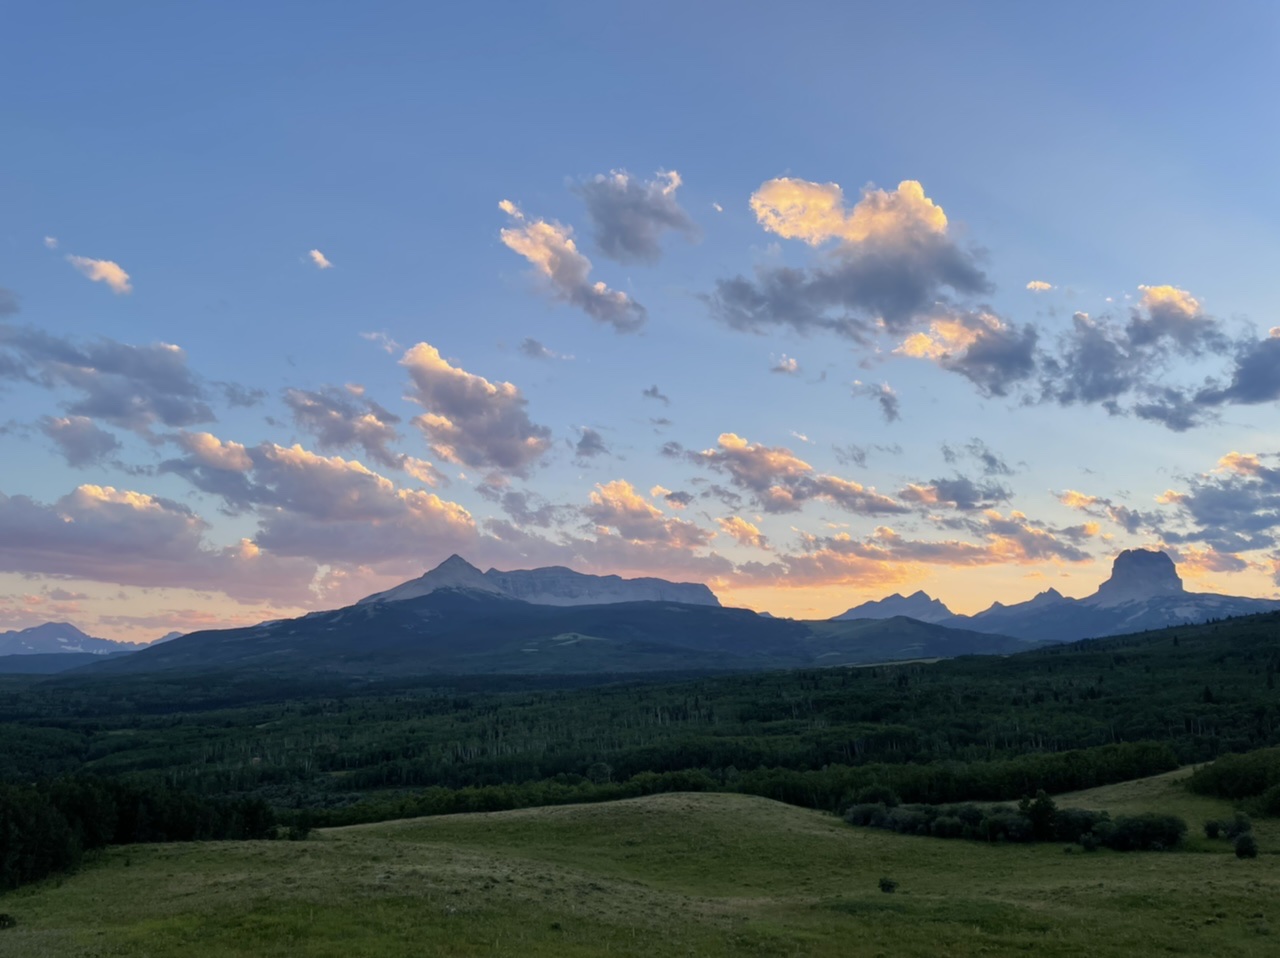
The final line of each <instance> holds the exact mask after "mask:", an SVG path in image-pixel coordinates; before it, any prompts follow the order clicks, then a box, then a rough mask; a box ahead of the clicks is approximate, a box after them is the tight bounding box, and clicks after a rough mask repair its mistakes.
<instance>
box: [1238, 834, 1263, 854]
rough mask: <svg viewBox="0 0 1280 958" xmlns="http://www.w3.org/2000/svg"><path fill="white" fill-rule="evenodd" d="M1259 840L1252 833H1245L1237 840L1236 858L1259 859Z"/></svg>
mask: <svg viewBox="0 0 1280 958" xmlns="http://www.w3.org/2000/svg"><path fill="white" fill-rule="evenodd" d="M1257 857H1258V840H1257V839H1256V838H1254V837H1253V833H1252V832H1245V833H1244V834H1243V835H1241V836H1240V837H1239V838H1237V839H1236V858H1257Z"/></svg>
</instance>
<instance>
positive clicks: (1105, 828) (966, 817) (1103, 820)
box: [844, 792, 1187, 851]
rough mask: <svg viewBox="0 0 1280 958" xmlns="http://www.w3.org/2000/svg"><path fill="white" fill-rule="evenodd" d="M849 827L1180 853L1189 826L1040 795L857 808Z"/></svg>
mask: <svg viewBox="0 0 1280 958" xmlns="http://www.w3.org/2000/svg"><path fill="white" fill-rule="evenodd" d="M844 820H845V821H846V822H848V823H849V824H850V825H859V826H862V827H865V828H882V829H885V830H887V831H892V832H897V833H898V834H900V835H928V836H931V837H933V838H967V839H970V840H974V841H986V842H1017V843H1025V842H1067V843H1070V844H1075V845H1080V846H1081V847H1082V848H1083V849H1084V850H1085V851H1094V850H1096V849H1097V848H1099V847H1106V848H1111V849H1114V850H1116V851H1164V850H1167V849H1172V848H1177V847H1178V846H1179V845H1181V844H1182V842H1183V841H1184V839H1185V838H1186V834H1187V823H1186V822H1184V821H1183V820H1182V819H1181V818H1178V817H1177V816H1176V815H1162V814H1157V813H1147V814H1142V815H1120V816H1117V817H1116V818H1114V819H1113V818H1112V817H1111V816H1110V815H1108V814H1107V813H1106V812H1095V811H1090V810H1087V809H1081V808H1063V809H1060V808H1058V807H1057V806H1056V805H1055V803H1054V801H1053V799H1051V798H1050V797H1049V796H1048V795H1046V794H1045V793H1044V792H1039V793H1038V794H1037V795H1036V797H1035V798H1034V799H1030V798H1026V799H1023V800H1022V802H1020V803H1019V804H1018V805H1017V806H1013V805H992V806H987V807H983V806H979V805H975V804H973V803H971V802H969V803H965V804H961V805H918V804H912V805H902V804H898V805H893V806H890V805H887V804H885V803H882V802H859V803H857V804H854V805H851V806H850V807H849V808H848V809H847V810H846V811H845V813H844Z"/></svg>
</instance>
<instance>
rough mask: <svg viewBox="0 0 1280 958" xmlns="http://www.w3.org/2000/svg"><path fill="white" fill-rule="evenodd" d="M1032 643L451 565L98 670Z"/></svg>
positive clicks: (610, 658) (698, 589) (805, 655)
mask: <svg viewBox="0 0 1280 958" xmlns="http://www.w3.org/2000/svg"><path fill="white" fill-rule="evenodd" d="M1033 645H1034V643H1031V642H1027V641H1025V640H1022V639H1015V638H1009V637H1007V636H1001V635H993V634H990V633H980V632H973V631H970V630H965V629H959V628H952V627H949V626H941V625H935V624H932V623H927V622H919V621H916V620H914V619H909V618H903V617H894V618H887V619H876V620H860V621H855V622H832V621H829V620H820V621H798V620H794V619H779V618H774V617H772V616H766V615H758V614H757V613H755V612H752V611H750V610H749V609H728V608H724V607H722V606H721V605H720V602H719V600H718V599H716V597H715V595H714V594H712V592H711V590H710V589H708V588H707V587H706V586H704V585H697V584H691V583H678V582H666V581H665V580H662V579H621V578H619V577H617V576H593V575H586V574H583V573H579V572H573V571H572V570H569V569H564V568H559V567H552V568H545V569H532V570H522V571H518V572H499V571H497V570H494V569H491V570H489V571H488V572H483V573H482V572H481V571H480V570H479V569H477V568H476V567H475V566H473V565H471V564H470V563H468V562H466V561H465V560H463V559H462V558H460V557H458V556H451V557H450V558H449V559H447V560H445V561H444V562H443V563H441V564H440V565H439V566H437V567H436V568H435V569H432V570H431V571H430V572H428V573H426V574H425V575H423V576H421V577H420V578H417V579H413V580H411V581H409V582H406V583H404V584H403V585H400V586H397V587H396V588H394V589H389V590H387V591H385V592H380V593H378V594H376V595H372V596H369V597H367V598H365V599H362V600H361V601H359V602H357V603H356V604H354V605H351V606H347V607H346V608H342V609H336V610H333V611H329V612H316V613H312V614H310V615H305V616H302V617H301V618H297V619H285V620H280V621H275V622H265V623H262V624H260V625H256V626H252V627H249V628H243V629H225V630H216V631H208V632H196V633H192V634H190V635H185V636H182V637H181V638H178V639H174V640H173V641H171V642H166V643H164V644H163V645H155V646H152V647H150V648H147V649H145V650H143V651H141V652H138V653H136V654H134V655H129V656H124V657H121V658H118V659H115V660H113V661H111V662H102V663H98V664H95V665H94V666H92V667H91V671H93V672H96V673H139V672H155V671H170V670H229V669H245V668H253V669H261V670H267V671H286V670H287V671H293V672H298V671H321V672H337V673H344V674H358V675H391V674H394V675H403V674H414V673H418V674H423V673H453V674H458V673H601V672H612V673H635V672H652V671H711V670H754V669H770V668H788V667H797V666H805V665H850V664H862V663H869V662H884V661H890V660H903V659H932V658H949V657H953V656H957V655H967V654H1004V653H1009V652H1016V651H1021V650H1023V649H1027V648H1031V647H1032V646H1033Z"/></svg>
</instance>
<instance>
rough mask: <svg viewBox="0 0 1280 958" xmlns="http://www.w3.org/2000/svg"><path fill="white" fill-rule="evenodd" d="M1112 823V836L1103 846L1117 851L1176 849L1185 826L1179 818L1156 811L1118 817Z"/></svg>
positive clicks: (1183, 836)
mask: <svg viewBox="0 0 1280 958" xmlns="http://www.w3.org/2000/svg"><path fill="white" fill-rule="evenodd" d="M1111 824H1112V828H1111V833H1110V835H1108V836H1106V837H1104V838H1103V844H1105V845H1106V846H1107V847H1108V848H1113V849H1115V850H1116V851H1118V852H1140V851H1164V850H1165V849H1169V848H1176V847H1177V846H1178V845H1180V844H1182V840H1183V838H1185V837H1186V834H1187V823H1186V822H1184V821H1183V820H1182V819H1181V818H1178V817H1177V816H1176V815H1161V814H1159V813H1156V812H1147V813H1145V814H1142V815H1121V816H1119V817H1117V818H1116V819H1115V820H1114V821H1113V822H1112V823H1111Z"/></svg>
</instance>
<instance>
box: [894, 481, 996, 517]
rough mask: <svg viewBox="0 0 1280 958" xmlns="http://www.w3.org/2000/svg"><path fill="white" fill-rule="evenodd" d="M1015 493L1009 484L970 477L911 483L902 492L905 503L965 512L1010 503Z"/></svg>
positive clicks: (900, 495)
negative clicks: (976, 480) (980, 481)
mask: <svg viewBox="0 0 1280 958" xmlns="http://www.w3.org/2000/svg"><path fill="white" fill-rule="evenodd" d="M1012 496H1013V493H1012V491H1010V490H1009V488H1008V487H1007V486H1004V485H1002V484H1000V483H998V482H996V481H994V480H990V479H988V480H987V481H985V482H982V483H977V482H974V481H973V480H972V479H970V478H968V477H967V476H960V475H957V476H953V477H951V478H944V479H933V480H931V481H930V482H928V483H924V484H914V483H913V484H911V485H909V486H907V487H906V488H905V489H903V490H901V491H900V492H899V493H898V497H899V498H900V499H902V500H903V501H905V502H913V503H916V504H917V505H921V506H924V507H925V508H926V509H927V508H930V507H933V506H948V507H950V508H952V509H957V510H959V511H961V512H971V511H973V510H976V509H990V508H992V507H993V506H995V505H997V504H998V503H1001V502H1007V501H1008V500H1009V499H1010V498H1012Z"/></svg>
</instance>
